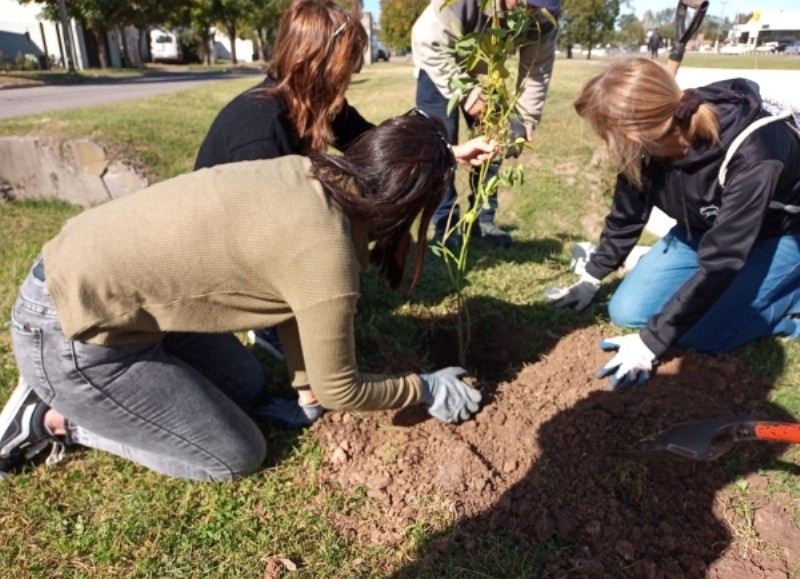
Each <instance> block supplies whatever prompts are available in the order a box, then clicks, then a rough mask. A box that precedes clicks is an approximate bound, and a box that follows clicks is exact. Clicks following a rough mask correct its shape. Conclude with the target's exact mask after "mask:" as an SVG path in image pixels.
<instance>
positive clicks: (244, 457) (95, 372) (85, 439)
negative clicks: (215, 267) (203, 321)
mask: <svg viewBox="0 0 800 579" xmlns="http://www.w3.org/2000/svg"><path fill="white" fill-rule="evenodd" d="M44 277H45V276H44V271H43V268H42V267H41V260H40V259H37V261H36V262H35V264H34V267H33V269H32V271H31V273H30V274H29V275H28V276H27V278H26V279H25V281H24V282H23V284H22V287H21V288H20V292H19V296H18V298H17V301H16V304H15V305H14V310H13V312H12V340H13V346H14V354H15V357H16V360H17V365H18V368H19V372H20V375H21V376H22V377H23V378H24V379H25V381H26V382H27V383H28V384H29V385H30V387H31V388H32V389H33V390H34V391H35V392H36V393H37V394H38V395H39V397H40V398H41V399H42V400H43V401H44V402H45V403H46V404H48V405H49V406H50V407H52V408H54V409H55V410H57V411H58V412H60V413H61V414H63V415H64V416H65V417H66V418H67V420H68V434H69V437H70V439H71V440H72V441H73V442H75V443H78V444H81V445H83V446H87V447H91V448H96V449H100V450H104V451H107V452H111V453H113V454H116V455H118V456H122V457H125V458H128V459H130V460H133V461H135V462H137V463H139V464H142V465H144V466H146V467H148V468H150V469H152V470H155V471H157V472H160V473H164V474H168V475H172V476H176V477H181V478H187V479H194V480H228V479H231V478H233V477H237V476H241V475H244V474H247V473H251V472H253V471H256V470H258V468H259V467H260V466H261V464H262V463H263V461H264V457H265V455H266V442H265V440H264V436H263V435H262V433H261V431H260V430H259V428H258V427H257V426H256V424H255V423H254V422H253V421H252V420H251V419H250V418H249V417H248V415H247V414H246V412H245V410H244V408H246V406H247V404H248V403H250V402H253V401H254V400H255V398H256V397H257V396H258V394H259V393H260V392H261V390H262V387H263V384H264V376H263V371H262V368H261V365H260V364H259V363H258V361H257V360H256V359H255V357H254V356H253V355H252V354H251V353H250V352H249V351H248V349H247V348H246V347H245V346H244V345H243V344H242V343H241V342H239V340H238V339H237V338H236V337H235V336H233V335H232V334H218V335H206V334H177V333H176V334H167V335H166V336H165V337H164V339H162V340H161V341H159V342H157V343H150V344H129V345H119V346H98V345H94V344H88V343H85V342H79V341H74V340H69V339H67V338H66V337H65V336H64V334H63V332H62V330H61V324H60V323H59V320H58V314H57V312H56V310H55V307H54V306H53V302H52V300H51V299H50V294H49V292H48V291H47V287H46V285H45V283H44Z"/></svg>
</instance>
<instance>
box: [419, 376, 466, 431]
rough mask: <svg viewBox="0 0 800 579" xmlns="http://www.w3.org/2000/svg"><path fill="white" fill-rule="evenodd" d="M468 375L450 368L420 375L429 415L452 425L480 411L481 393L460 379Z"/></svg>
mask: <svg viewBox="0 0 800 579" xmlns="http://www.w3.org/2000/svg"><path fill="white" fill-rule="evenodd" d="M466 373H467V371H466V370H464V369H463V368H458V367H450V368H444V369H442V370H438V371H436V372H433V373H431V374H420V375H419V377H420V378H421V379H422V391H423V396H424V400H423V405H424V406H425V407H426V408H427V410H428V414H430V415H431V416H433V417H434V418H436V419H438V420H441V421H442V422H445V423H447V424H450V423H452V422H458V421H463V420H467V419H468V418H469V417H470V415H472V414H474V413H476V412H477V411H478V404H479V403H480V401H481V393H480V392H479V391H478V390H476V389H475V388H472V387H470V386H468V385H467V384H465V383H464V382H462V381H461V380H460V379H459V378H460V377H461V376H463V375H465V374H466Z"/></svg>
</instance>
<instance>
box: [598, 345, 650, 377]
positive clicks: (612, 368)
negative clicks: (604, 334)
mask: <svg viewBox="0 0 800 579" xmlns="http://www.w3.org/2000/svg"><path fill="white" fill-rule="evenodd" d="M600 348H602V349H603V350H605V351H609V350H616V351H617V353H616V355H615V356H614V357H613V358H612V359H611V361H610V362H609V363H608V364H606V365H605V366H603V367H602V368H600V370H598V371H597V377H598V378H605V377H606V376H608V375H609V374H614V375H613V376H612V377H611V381H610V384H611V389H612V390H614V389H616V388H621V389H628V388H630V387H631V386H634V385H636V386H643V385H644V384H646V383H647V381H648V380H649V379H650V373H651V372H652V370H653V362H655V360H656V355H655V354H653V352H652V351H650V348H648V347H647V346H646V345H645V343H644V342H643V341H642V338H641V337H640V336H639V334H629V335H627V336H617V337H615V338H609V339H607V340H603V341H602V342H600Z"/></svg>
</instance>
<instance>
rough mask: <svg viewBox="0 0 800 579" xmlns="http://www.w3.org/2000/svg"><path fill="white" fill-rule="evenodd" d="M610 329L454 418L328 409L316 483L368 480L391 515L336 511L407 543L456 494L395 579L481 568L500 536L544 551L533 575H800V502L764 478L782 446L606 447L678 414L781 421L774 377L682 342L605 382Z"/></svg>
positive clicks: (494, 389) (345, 525)
mask: <svg viewBox="0 0 800 579" xmlns="http://www.w3.org/2000/svg"><path fill="white" fill-rule="evenodd" d="M601 338H602V336H601V333H600V330H599V329H597V328H589V329H582V330H577V331H575V332H572V333H570V334H569V335H568V336H566V337H564V338H563V339H561V340H560V341H559V342H558V343H557V344H555V345H554V347H553V348H552V349H551V351H550V352H549V353H548V355H547V356H546V357H545V358H543V359H542V360H541V361H540V362H537V363H535V364H530V365H527V366H525V367H523V368H522V369H521V370H520V371H519V372H518V373H517V375H516V376H515V378H514V379H513V380H512V381H508V382H503V383H500V384H498V385H497V386H482V389H483V390H484V394H485V404H484V406H483V408H482V409H481V411H480V412H479V413H478V414H477V416H476V417H475V419H474V420H471V421H469V422H466V423H464V424H461V425H455V426H453V425H445V424H441V423H439V422H438V421H436V420H434V419H431V418H429V417H428V416H427V414H426V413H425V412H424V410H422V409H420V408H414V409H406V410H402V411H396V412H379V413H365V414H347V413H329V414H328V415H326V416H325V417H324V419H322V420H321V421H319V422H318V423H317V424H316V425H315V426H314V427H313V429H312V433H313V436H314V437H315V438H316V439H317V440H318V441H319V443H320V444H321V446H322V447H323V449H324V451H325V466H324V468H322V469H320V472H319V477H320V483H321V485H322V486H323V488H324V487H331V486H340V487H343V488H344V489H346V490H351V491H352V490H355V489H357V488H360V487H365V488H366V489H367V494H368V496H369V497H371V498H372V499H375V500H376V502H377V504H378V505H379V506H380V507H381V511H382V516H381V519H380V522H379V523H376V522H375V521H370V522H367V521H363V520H360V519H358V518H356V517H353V518H350V517H348V515H347V514H346V513H342V515H341V520H340V521H339V524H340V527H341V528H342V530H344V531H347V532H350V533H353V534H355V535H357V536H358V537H359V538H360V539H362V540H363V539H366V540H368V541H372V542H375V543H379V544H384V545H385V544H389V545H392V544H399V543H400V541H401V539H402V538H403V533H404V532H405V531H406V529H408V527H409V526H411V525H413V524H415V523H417V522H419V521H425V520H426V517H427V516H428V514H429V513H430V512H432V511H431V507H432V505H431V502H430V501H431V500H433V501H434V502H435V503H436V502H438V505H439V507H441V506H442V505H445V506H449V508H450V512H451V513H452V517H451V519H450V520H449V521H445V522H444V524H443V525H442V527H443V528H442V529H441V531H439V530H438V529H437V532H438V534H437V536H436V538H435V539H434V540H433V541H430V543H431V544H428V545H422V546H421V547H420V549H419V553H417V554H416V556H415V560H413V561H411V562H410V563H408V564H407V565H406V566H405V567H404V569H403V570H401V571H400V572H399V573H398V576H402V577H422V576H436V572H434V571H433V570H434V569H437V568H438V569H442V568H446V564H444V563H442V562H443V561H446V560H448V558H454V559H456V560H459V561H461V565H463V564H464V561H465V560H467V561H469V560H472V561H474V562H475V566H476V569H477V568H480V567H481V565H482V558H484V557H487V556H489V555H488V554H487V553H488V552H489V551H490V550H491V549H490V548H488V547H487V545H488V542H489V541H493V540H502V541H510V542H511V544H516V545H518V546H519V547H520V548H521V549H522V550H521V551H520V552H525V551H526V550H534V549H536V548H541V549H542V551H541V552H542V553H544V555H543V557H542V559H541V560H540V561H539V562H538V563H536V565H534V567H535V568H527V569H526V571H525V572H524V574H523V575H524V576H526V577H545V576H551V577H567V576H570V577H573V576H576V577H577V576H587V577H647V578H650V577H715V578H721V579H736V578H752V577H789V576H790V574H791V573H793V572H796V568H795V567H796V566H797V565H798V564H799V563H800V531H799V530H798V527H797V525H796V523H795V521H794V512H795V508H786V507H787V505H788V504H789V503H790V502H791V500H792V499H791V498H790V497H783V496H769V495H768V494H767V492H766V490H765V489H764V487H765V486H766V485H767V482H768V481H767V479H766V477H764V476H762V475H759V474H758V467H759V466H764V465H767V464H770V465H772V466H771V468H776V466H775V465H776V464H778V465H783V467H780V466H779V467H778V468H784V469H785V470H787V471H788V472H790V473H795V472H796V468H795V467H794V466H793V465H791V464H787V463H782V462H780V461H778V457H779V456H780V453H782V452H783V451H784V450H785V447H784V446H783V445H779V444H776V443H763V442H759V443H740V444H739V445H737V446H736V447H735V448H734V449H733V450H732V451H731V452H729V453H727V454H726V455H724V456H723V457H722V458H720V459H719V460H717V461H713V462H697V461H691V460H687V459H674V458H673V459H671V460H670V459H663V458H659V457H658V456H653V458H652V459H647V458H644V459H631V458H626V457H621V456H618V455H615V454H613V453H614V451H618V450H629V449H632V448H638V445H637V444H636V443H637V441H639V440H640V439H642V438H643V437H646V436H648V435H651V434H653V433H655V432H658V431H660V430H662V429H664V428H666V427H668V426H670V425H673V424H676V423H681V422H687V421H694V420H705V419H711V418H720V417H732V416H748V417H755V418H768V417H769V418H772V419H775V418H776V417H781V414H780V412H779V411H778V409H777V408H775V407H774V406H773V405H772V404H771V403H770V402H769V401H768V394H769V391H770V388H771V384H770V383H769V382H768V381H766V380H764V379H760V378H755V377H752V376H750V375H748V374H747V372H746V371H745V368H744V366H743V364H742V363H741V362H740V361H739V360H737V359H736V358H733V357H725V356H722V357H707V356H702V355H699V354H696V353H691V352H678V353H677V355H675V356H674V357H672V358H671V359H668V360H665V361H664V362H663V363H662V364H661V366H660V367H659V369H658V374H657V376H655V377H654V378H653V379H652V380H651V381H650V383H649V384H648V385H647V386H645V387H643V388H637V389H634V390H631V391H627V392H612V391H610V390H609V389H608V383H607V381H606V380H597V379H595V378H594V373H595V371H596V370H597V368H599V367H600V366H602V365H603V364H604V363H605V362H606V361H607V360H608V359H609V354H607V353H604V352H602V351H601V350H600V349H599V348H598V347H597V344H598V342H599V341H600V339H601ZM496 354H497V352H493V353H492V355H493V356H494V355H496ZM479 386H480V385H479ZM731 483H735V484H731ZM759 488H761V490H762V491H763V492H759V490H758V489H759ZM745 492H746V496H745ZM440 511H441V508H440ZM439 573H441V571H440V572H439ZM440 576H441V575H440ZM452 576H473V575H469V574H467V575H452ZM474 576H493V577H494V576H499V575H496V574H493V575H488V574H487V575H482V574H478V575H474Z"/></svg>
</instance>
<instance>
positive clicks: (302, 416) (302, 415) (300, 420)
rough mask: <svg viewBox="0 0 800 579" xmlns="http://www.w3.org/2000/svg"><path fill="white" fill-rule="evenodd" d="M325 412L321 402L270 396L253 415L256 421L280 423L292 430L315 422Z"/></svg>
mask: <svg viewBox="0 0 800 579" xmlns="http://www.w3.org/2000/svg"><path fill="white" fill-rule="evenodd" d="M324 413H325V409H324V408H323V407H322V406H320V404H319V402H312V403H311V404H301V403H300V401H299V400H286V399H284V398H275V397H273V398H270V399H269V400H267V401H266V402H265V403H264V404H262V405H261V406H259V407H258V408H256V409H255V410H254V411H253V413H252V417H253V420H255V421H256V422H265V423H268V424H278V425H280V426H283V427H285V428H290V429H292V430H300V429H302V428H307V427H309V426H311V425H312V424H314V422H315V421H316V420H317V418H319V417H320V416H322V415H323V414H324Z"/></svg>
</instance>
